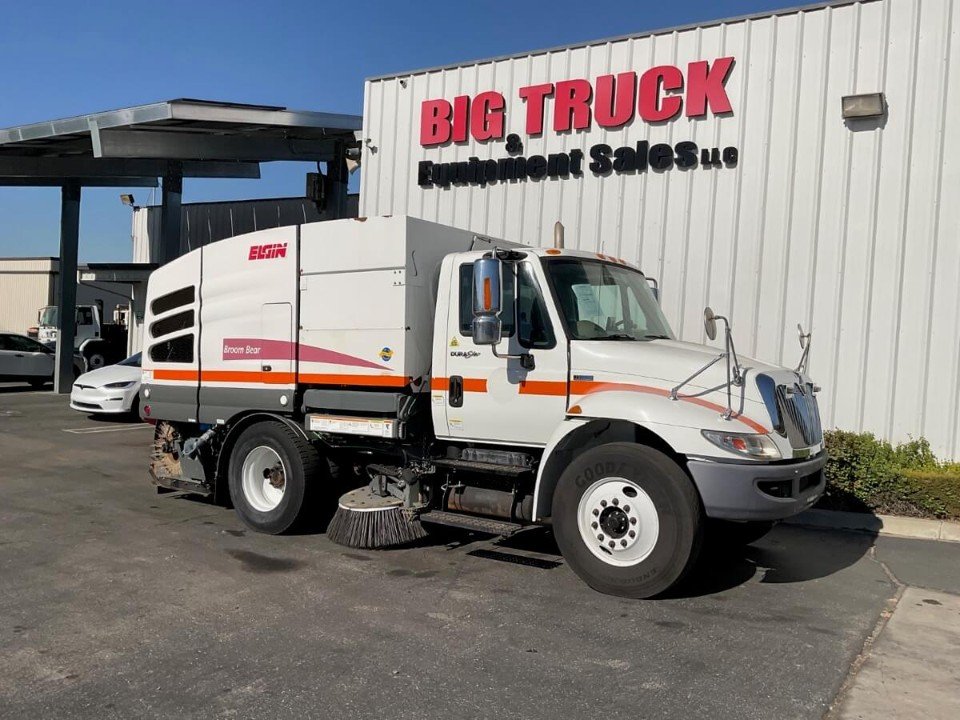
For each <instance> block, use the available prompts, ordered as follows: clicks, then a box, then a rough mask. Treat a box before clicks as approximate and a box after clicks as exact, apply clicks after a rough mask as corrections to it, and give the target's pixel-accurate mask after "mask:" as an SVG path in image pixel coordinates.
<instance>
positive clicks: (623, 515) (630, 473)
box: [553, 443, 702, 598]
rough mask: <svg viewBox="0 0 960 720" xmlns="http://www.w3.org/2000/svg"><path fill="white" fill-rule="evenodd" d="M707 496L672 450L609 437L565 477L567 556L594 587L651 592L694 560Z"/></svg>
mask: <svg viewBox="0 0 960 720" xmlns="http://www.w3.org/2000/svg"><path fill="white" fill-rule="evenodd" d="M701 518H702V513H701V508H700V498H699V496H698V495H697V492H696V489H695V488H694V487H693V483H692V482H691V481H690V479H689V478H688V477H687V475H686V473H684V472H683V470H682V469H681V468H680V467H679V466H678V465H677V464H676V463H675V462H674V461H673V460H672V459H670V458H669V457H668V456H666V455H664V454H663V453H661V452H659V451H657V450H654V449H653V448H649V447H646V446H643V445H636V444H633V443H610V444H608V445H602V446H600V447H597V448H593V449H592V450H588V451H587V452H585V453H583V454H582V455H580V456H579V457H577V458H576V459H575V460H574V461H573V462H572V463H570V465H569V466H568V467H567V469H566V470H565V471H564V473H563V475H562V476H561V477H560V481H559V483H558V485H557V491H556V494H555V495H554V500H553V526H554V533H555V535H556V538H557V544H558V545H559V546H560V551H561V552H562V553H563V557H564V559H565V560H566V561H567V563H568V564H569V565H570V567H571V568H572V569H573V571H574V572H576V573H577V575H579V576H580V577H581V578H582V579H583V580H584V581H585V582H586V583H587V584H588V585H590V587H592V588H594V589H595V590H599V591H600V592H603V593H607V594H610V595H620V596H622V597H631V598H648V597H653V596H655V595H659V594H661V593H663V592H665V591H666V590H668V589H669V588H671V587H673V586H674V585H676V584H677V583H679V582H680V581H681V580H682V579H683V578H684V576H685V575H686V574H687V573H688V572H689V571H690V569H691V568H692V567H693V565H694V562H695V560H696V557H697V554H698V552H699V549H700V539H701V535H702V519H701Z"/></svg>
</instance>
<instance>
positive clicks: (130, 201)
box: [120, 193, 137, 207]
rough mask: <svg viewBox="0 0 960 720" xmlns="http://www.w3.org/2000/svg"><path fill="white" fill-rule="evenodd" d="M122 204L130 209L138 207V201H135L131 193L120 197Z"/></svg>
mask: <svg viewBox="0 0 960 720" xmlns="http://www.w3.org/2000/svg"><path fill="white" fill-rule="evenodd" d="M120 202H122V203H123V204H124V205H127V206H129V207H136V202H137V201H136V200H134V199H133V195H130V194H129V193H124V194H123V195H121V196H120Z"/></svg>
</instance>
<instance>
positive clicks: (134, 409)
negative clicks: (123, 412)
mask: <svg viewBox="0 0 960 720" xmlns="http://www.w3.org/2000/svg"><path fill="white" fill-rule="evenodd" d="M128 414H129V415H130V419H131V420H134V421H135V422H139V421H140V419H141V418H140V393H139V392H138V393H137V394H136V395H134V396H133V402H132V403H130V410H129V412H128Z"/></svg>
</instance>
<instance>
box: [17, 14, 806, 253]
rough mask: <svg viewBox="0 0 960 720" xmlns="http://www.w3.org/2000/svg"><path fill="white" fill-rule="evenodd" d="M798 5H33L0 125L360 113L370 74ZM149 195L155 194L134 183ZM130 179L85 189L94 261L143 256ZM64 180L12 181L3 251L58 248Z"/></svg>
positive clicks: (241, 192) (244, 189) (208, 187)
mask: <svg viewBox="0 0 960 720" xmlns="http://www.w3.org/2000/svg"><path fill="white" fill-rule="evenodd" d="M797 4H803V3H802V2H797V1H796V0H713V1H712V2H711V1H709V0H686V1H684V0H677V1H675V2H668V3H660V2H654V1H653V0H643V1H641V0H609V1H607V0H551V1H550V2H549V3H545V2H523V0H514V1H513V2H485V3H481V2H450V1H448V2H441V1H438V0H434V1H433V2H429V3H428V2H422V3H421V2H396V1H395V2H386V1H383V0H377V1H369V2H367V1H364V0H354V1H353V2H342V1H341V2H323V1H322V0H313V1H307V0H273V2H262V1H260V2H254V1H251V0H232V1H227V0H193V1H192V2H183V1H182V0H161V1H160V2H150V3H146V2H143V3H140V2H129V0H125V1H111V2H107V1H104V0H86V1H85V2H76V0H69V1H68V0H33V1H32V2H29V3H27V2H19V3H12V4H11V5H10V6H9V7H6V8H4V12H3V20H2V22H0V67H3V68H4V72H3V74H2V80H0V89H2V92H0V97H2V103H0V127H9V126H13V125H21V124H25V123H30V122H36V121H42V120H50V119H53V118H59V117H68V116H71V115H80V114H85V113H89V112H96V111H99V110H109V109H113V108H117V107H125V106H128V105H136V104H142V103H148V102H154V101H157V100H167V99H171V98H177V97H195V98H205V99H212V100H227V101H232V102H248V103H262V104H268V105H284V106H287V107H290V108H296V109H304V110H323V111H328V112H346V113H356V114H360V113H361V112H362V103H363V80H364V78H365V77H368V76H370V75H377V74H382V73H388V72H394V71H402V70H409V69H414V68H419V67H425V66H431V65H440V64H444V63H451V62H460V61H465V60H472V59H477V58H483V57H488V56H493V55H500V54H504V53H512V52H520V51H524V50H532V49H536V48H542V47H549V46H552V45H561V44H565V43H569V42H575V41H581V40H590V39H596V38H602V37H609V36H612V35H622V34H628V33H633V32H641V31H644V30H652V29H655V28H661V27H667V26H671V25H678V24H685V23H690V22H697V21H701V20H710V19H716V18H721V17H729V16H733V15H741V14H744V13H751V12H760V11H763V10H767V9H770V8H776V7H787V6H791V5H797ZM307 170H308V166H305V165H303V164H296V163H273V164H264V165H263V166H262V175H263V177H262V179H261V180H194V179H187V180H186V181H185V182H184V202H196V201H203V200H229V199H241V198H252V197H270V196H290V195H302V194H303V188H304V177H303V175H304V173H305V172H306V171H307ZM131 191H132V192H133V193H134V194H135V196H136V198H137V201H138V203H141V204H144V203H146V201H148V200H149V199H150V189H149V188H134V189H132V190H131ZM121 192H124V189H123V188H89V189H85V190H84V196H83V205H82V211H81V220H80V222H81V228H80V258H81V260H85V261H117V262H122V261H128V260H129V259H130V211H129V209H128V208H126V207H124V206H123V205H121V203H120V200H119V197H118V196H119V194H120V193H121ZM59 209H60V206H59V190H58V189H55V188H6V187H0V256H11V255H12V256H25V255H56V254H57V253H58V243H59Z"/></svg>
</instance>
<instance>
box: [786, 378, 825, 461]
mask: <svg viewBox="0 0 960 720" xmlns="http://www.w3.org/2000/svg"><path fill="white" fill-rule="evenodd" d="M777 409H778V410H779V411H780V421H781V422H780V427H778V428H777V429H778V430H779V431H780V433H781V434H782V435H786V437H787V439H788V440H789V441H790V445H791V446H793V447H795V448H799V447H809V446H810V445H816V444H818V443H820V442H821V441H822V440H823V429H822V428H821V426H820V408H819V406H818V405H817V398H816V395H814V393H813V386H811V385H809V384H802V383H794V384H793V385H777Z"/></svg>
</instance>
